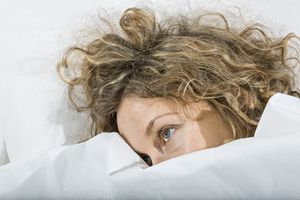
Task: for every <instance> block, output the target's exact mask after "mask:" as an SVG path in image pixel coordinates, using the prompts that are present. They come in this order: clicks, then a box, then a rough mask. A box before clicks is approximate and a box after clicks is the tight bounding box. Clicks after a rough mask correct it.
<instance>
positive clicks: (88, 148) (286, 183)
mask: <svg viewBox="0 0 300 200" xmlns="http://www.w3.org/2000/svg"><path fill="white" fill-rule="evenodd" d="M299 105H300V100H299V99H297V98H295V97H290V96H287V95H283V94H276V95H274V96H273V97H272V98H271V100H270V101H269V103H268V105H267V108H266V110H265V112H264V114H263V117H262V121H261V122H260V123H259V128H258V129H257V132H256V136H255V137H253V138H245V139H239V140H236V141H233V142H230V143H227V144H225V145H222V146H219V147H216V148H211V149H206V150H202V151H197V152H193V153H190V154H186V155H183V156H179V157H177V158H173V159H170V160H167V161H164V162H162V163H159V164H157V165H155V166H152V167H149V166H147V165H146V164H145V162H144V161H143V160H142V159H141V158H140V157H139V156H138V155H137V154H136V153H135V152H134V151H133V150H132V149H131V148H130V147H129V146H128V145H127V143H126V142H125V141H124V140H123V139H122V138H121V137H120V136H119V134H117V133H102V134H100V135H98V136H96V137H94V138H92V139H91V140H89V141H87V142H84V143H81V144H77V145H70V146H64V147H59V148H56V149H53V150H51V151H46V152H44V153H40V154H38V155H34V156H32V157H31V158H26V159H22V160H19V161H16V162H13V163H10V164H8V165H5V166H3V167H1V168H0V199H5V198H8V199H9V198H20V197H22V198H28V199H45V198H47V199H68V198H71V199H96V198H97V199H173V200H174V199H297V198H300V191H299V185H300V181H299V180H300V170H299V168H300V160H299V157H300V142H299V141H300V127H299V121H300V109H299ZM274 116H277V117H278V116H281V117H278V118H277V121H268V120H267V119H269V118H272V117H274ZM273 119H275V118H273ZM275 124H280V126H281V129H277V128H274V125H275ZM268 130H272V133H270V132H268V133H267V134H264V131H268Z"/></svg>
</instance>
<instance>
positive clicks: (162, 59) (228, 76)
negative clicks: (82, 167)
mask: <svg viewBox="0 0 300 200" xmlns="http://www.w3.org/2000/svg"><path fill="white" fill-rule="evenodd" d="M207 16H209V17H210V18H212V19H214V21H213V23H210V21H209V22H207V21H206V20H205V19H207ZM120 26H121V29H122V31H123V32H122V33H118V32H117V31H116V32H111V33H106V34H102V35H100V36H99V38H97V39H95V40H94V41H92V42H90V43H87V44H85V45H82V46H76V47H71V48H70V49H69V50H68V51H67V52H66V53H65V56H64V58H63V59H62V62H61V63H60V64H59V65H58V68H57V69H58V72H59V75H60V76H61V78H63V79H64V80H65V81H66V82H67V83H68V84H69V98H70V100H71V102H72V103H73V105H74V106H75V108H76V109H77V110H78V111H82V110H88V111H89V112H90V116H91V119H92V122H93V123H92V132H93V135H96V134H98V133H101V132H111V131H116V132H119V133H120V135H121V136H122V137H123V138H124V140H125V141H126V142H127V143H128V144H129V145H130V146H131V147H132V148H133V149H134V150H135V151H136V152H137V153H138V154H139V155H140V156H141V157H142V158H143V159H144V160H145V161H146V162H147V163H148V164H149V165H152V164H157V163H159V162H161V161H164V160H167V159H170V158H173V157H176V156H179V155H183V154H186V153H189V152H193V151H197V150H201V149H205V148H211V147H216V146H219V145H222V144H224V143H226V142H228V141H231V140H235V139H239V138H243V137H251V136H253V135H254V132H255V129H256V126H257V124H258V121H259V119H260V117H261V115H262V112H263V110H264V108H265V105H266V103H267V102H268V99H269V98H270V97H271V96H272V95H273V94H275V93H277V92H281V93H285V94H290V95H293V96H297V97H299V92H298V90H297V88H296V87H295V76H294V73H293V70H292V65H294V64H298V63H299V60H298V58H299V56H296V57H293V56H290V54H288V53H287V51H288V49H289V45H288V42H289V41H290V40H291V39H298V37H297V36H296V35H294V34H292V33H290V34H288V35H286V36H284V37H282V38H273V37H270V36H269V35H268V34H267V33H266V31H265V30H264V28H263V27H262V26H260V25H252V26H246V27H244V28H243V29H241V30H235V29H233V28H231V27H230V26H229V24H228V21H227V19H226V18H225V17H224V15H222V14H221V13H207V14H204V15H198V16H196V17H192V18H189V17H183V16H180V17H178V18H176V19H175V20H174V19H168V20H165V21H162V22H157V20H156V19H155V16H154V14H153V13H152V11H150V10H146V9H139V8H129V9H127V10H126V11H125V12H124V13H123V15H122V17H121V19H120ZM291 49H293V50H295V52H296V54H297V53H298V50H297V49H295V48H291ZM77 52H79V53H80V56H79V57H78V56H77V57H74V56H72V55H75V53H77ZM70 61H72V62H73V63H74V62H75V64H76V65H77V66H79V68H80V72H81V75H80V76H79V77H76V78H74V79H73V80H71V81H68V80H67V79H66V78H65V77H63V76H62V75H61V72H62V70H63V69H65V68H68V67H70ZM74 86H82V88H83V91H84V94H85V95H84V96H85V97H86V101H85V103H86V106H78V105H77V103H75V102H74V101H73V95H74V94H75V95H77V96H78V95H79V96H80V95H82V93H78V92H76V90H73V88H74Z"/></svg>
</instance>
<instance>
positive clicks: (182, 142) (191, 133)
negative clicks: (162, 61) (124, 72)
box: [117, 97, 231, 164]
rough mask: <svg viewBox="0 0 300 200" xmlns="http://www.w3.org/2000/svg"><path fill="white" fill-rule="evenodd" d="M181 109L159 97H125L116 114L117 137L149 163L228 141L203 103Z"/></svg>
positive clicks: (226, 133) (216, 117) (224, 128)
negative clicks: (120, 137) (147, 157)
mask: <svg viewBox="0 0 300 200" xmlns="http://www.w3.org/2000/svg"><path fill="white" fill-rule="evenodd" d="M186 111H187V112H188V113H189V115H188V116H189V117H186V115H185V114H184V111H183V107H182V106H181V105H180V104H176V103H175V102H173V101H170V100H165V99H162V98H139V97H125V98H124V99H123V100H122V102H121V104H120V106H119V108H118V112H117V124H118V129H119V132H120V134H121V136H122V137H123V138H124V139H125V140H126V141H127V143H128V144H129V145H130V146H131V147H132V148H133V149H134V150H135V151H136V152H137V153H138V154H140V155H143V154H146V155H148V156H149V157H150V158H151V160H152V163H153V164H157V163H159V162H162V161H164V160H167V159H170V158H173V157H176V156H180V155H183V154H186V153H189V152H193V151H197V150H201V149H205V148H210V147H216V146H219V145H221V144H223V143H224V141H226V140H227V139H229V138H230V135H231V134H230V131H229V129H228V127H227V126H226V125H225V123H224V122H223V120H222V119H221V118H220V116H219V114H218V113H217V111H216V110H215V109H214V108H213V107H212V106H211V105H209V104H208V103H207V102H206V101H200V102H197V103H190V104H188V107H187V110H186Z"/></svg>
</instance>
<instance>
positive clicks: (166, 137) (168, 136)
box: [161, 128, 175, 142]
mask: <svg viewBox="0 0 300 200" xmlns="http://www.w3.org/2000/svg"><path fill="white" fill-rule="evenodd" d="M174 131H175V129H174V128H168V129H166V130H165V131H163V132H162V135H161V138H162V139H163V140H164V141H165V142H168V140H169V139H171V137H172V135H173V133H174Z"/></svg>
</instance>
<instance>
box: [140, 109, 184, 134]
mask: <svg viewBox="0 0 300 200" xmlns="http://www.w3.org/2000/svg"><path fill="white" fill-rule="evenodd" d="M174 114H176V115H178V112H170V113H165V114H162V115H158V116H156V117H155V118H153V119H152V120H151V121H150V122H149V123H148V125H147V127H146V135H150V134H151V133H152V131H153V130H152V129H153V126H154V123H155V121H156V120H157V119H159V118H161V117H165V116H167V115H174Z"/></svg>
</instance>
